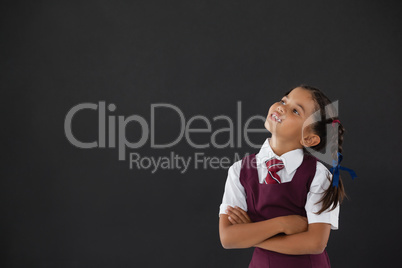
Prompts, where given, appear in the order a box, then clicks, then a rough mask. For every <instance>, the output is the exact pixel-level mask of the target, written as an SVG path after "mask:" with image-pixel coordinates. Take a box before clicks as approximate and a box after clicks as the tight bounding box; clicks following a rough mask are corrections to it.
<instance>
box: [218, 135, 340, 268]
mask: <svg viewBox="0 0 402 268" xmlns="http://www.w3.org/2000/svg"><path fill="white" fill-rule="evenodd" d="M269 140H270V139H269V138H268V139H266V141H265V142H264V144H263V146H262V147H261V149H260V151H259V152H258V154H252V155H249V156H247V157H245V158H243V159H242V160H240V161H237V162H235V163H234V164H233V165H232V166H231V167H230V168H229V171H228V177H227V180H226V185H225V192H224V195H223V199H222V204H221V205H220V211H219V215H220V214H226V212H225V210H226V208H227V206H229V205H230V206H238V207H240V208H242V209H243V210H245V211H247V213H248V215H249V217H250V219H251V220H252V221H253V222H257V221H262V220H267V219H271V218H275V217H279V216H286V215H295V214H296V215H301V216H305V217H307V220H308V223H309V224H310V223H317V222H321V223H329V224H331V229H332V230H337V229H338V217H339V204H338V206H337V207H336V208H335V209H334V210H332V211H328V210H326V211H324V212H323V213H321V214H320V215H317V214H314V212H318V211H319V210H320V209H321V206H322V205H321V203H319V204H315V203H316V202H318V201H319V200H320V199H321V197H322V196H323V194H324V192H325V190H326V189H327V188H328V187H329V186H330V184H331V182H330V181H329V180H328V179H327V174H330V172H329V170H328V169H327V168H326V167H325V166H324V165H323V164H322V163H320V162H319V161H317V159H316V158H315V157H313V156H311V155H305V154H304V152H303V150H302V149H296V150H292V151H289V152H287V153H285V154H283V155H281V156H280V157H279V156H277V155H276V154H275V153H274V152H273V151H272V149H271V147H270V145H269ZM272 157H275V158H277V159H279V160H282V161H283V164H284V168H283V169H281V170H279V171H278V172H277V174H278V175H279V176H280V179H281V183H280V184H265V183H264V180H265V178H266V176H267V173H268V170H267V166H266V164H265V162H266V161H267V160H268V159H271V158H272ZM249 267H271V268H282V267H297V268H304V267H306V268H307V267H320V268H326V267H330V263H329V258H328V255H327V252H326V251H325V250H324V252H323V253H321V254H314V255H313V254H307V255H287V254H281V253H277V252H273V251H269V250H265V249H260V248H255V250H254V254H253V258H252V260H251V262H250V266H249Z"/></svg>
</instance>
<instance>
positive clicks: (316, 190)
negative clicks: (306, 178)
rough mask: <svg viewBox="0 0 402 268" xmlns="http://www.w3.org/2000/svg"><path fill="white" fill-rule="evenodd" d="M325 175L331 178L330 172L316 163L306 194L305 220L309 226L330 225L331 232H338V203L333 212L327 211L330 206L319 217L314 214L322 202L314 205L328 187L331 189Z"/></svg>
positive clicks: (319, 163)
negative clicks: (315, 224) (313, 224)
mask: <svg viewBox="0 0 402 268" xmlns="http://www.w3.org/2000/svg"><path fill="white" fill-rule="evenodd" d="M327 174H329V175H330V176H332V175H331V173H330V171H329V170H328V169H327V168H326V167H325V166H324V165H323V164H322V163H321V162H320V161H317V170H316V173H315V176H314V179H313V181H312V182H311V186H310V191H309V193H308V194H307V202H306V206H305V209H306V213H307V220H308V223H309V224H310V223H316V222H322V223H330V224H331V229H332V230H338V220H339V207H340V206H339V203H338V205H337V206H336V208H335V209H334V210H331V211H329V210H330V208H331V207H332V206H331V207H330V208H328V209H327V210H325V211H324V212H322V213H321V214H319V215H318V214H315V213H314V212H318V211H319V210H320V209H321V208H322V202H320V203H318V204H316V203H317V202H318V201H319V200H320V199H321V198H322V196H323V195H324V192H325V190H327V189H328V187H330V186H331V187H332V185H331V182H330V181H329V180H328V179H327Z"/></svg>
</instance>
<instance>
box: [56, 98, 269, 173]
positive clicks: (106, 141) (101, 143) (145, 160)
mask: <svg viewBox="0 0 402 268" xmlns="http://www.w3.org/2000/svg"><path fill="white" fill-rule="evenodd" d="M116 109H117V107H116V105H115V104H113V103H110V104H108V105H106V102H105V101H99V102H98V103H80V104H77V105H75V106H74V107H72V108H71V109H70V110H69V111H68V112H67V114H66V117H65V120H64V132H65V135H66V138H67V140H68V141H69V142H70V143H71V144H72V145H74V146H76V147H78V148H81V149H95V148H111V149H113V148H116V149H117V151H118V160H119V161H125V160H126V157H127V156H128V162H129V167H130V169H133V168H136V169H149V170H151V172H152V173H155V172H157V171H158V170H159V169H178V170H180V171H181V173H184V172H186V171H187V170H188V169H189V167H190V166H191V163H192V162H193V165H194V168H195V169H199V168H203V169H207V168H212V169H218V168H228V167H230V165H231V163H233V162H232V160H231V159H230V158H229V157H216V156H213V157H211V156H205V154H204V153H203V152H196V151H195V150H200V149H206V148H211V147H212V148H217V149H223V148H236V147H237V148H241V147H242V146H243V138H244V141H245V143H246V145H247V146H250V147H252V148H255V149H259V148H260V144H253V143H252V142H251V141H250V138H249V134H250V133H267V130H266V129H264V128H263V127H261V128H258V129H253V128H250V124H251V123H252V122H253V121H255V120H256V121H260V123H262V125H263V123H264V122H265V120H266V118H265V117H264V116H261V115H253V116H251V117H249V118H247V120H245V122H244V125H242V124H243V121H242V105H241V102H240V101H238V102H237V106H236V118H235V120H232V118H230V117H229V116H227V115H217V116H215V117H213V118H212V119H209V118H207V117H206V116H204V115H195V116H192V117H190V118H189V119H186V117H185V116H184V114H183V112H182V111H181V109H180V108H179V107H177V106H175V105H173V104H170V103H156V104H151V106H150V122H149V123H148V122H147V121H146V120H145V118H144V117H142V116H141V115H137V114H133V115H130V116H127V117H125V116H124V115H115V114H114V112H115V111H116ZM162 109H170V110H171V111H173V112H174V113H175V114H177V116H178V118H179V120H180V132H179V135H178V136H177V137H176V138H175V139H174V140H173V141H170V142H169V143H165V144H157V143H156V142H155V136H156V134H155V114H156V110H162ZM91 110H92V112H93V111H97V113H98V137H97V138H96V139H94V140H93V141H91V142H83V141H80V140H79V139H77V138H76V137H75V136H74V134H73V129H72V122H73V120H74V118H76V117H77V116H79V115H80V114H81V113H88V112H91ZM195 121H202V122H204V123H205V125H206V127H205V128H193V127H192V124H193V123H194V122H195ZM217 121H223V122H226V123H227V127H225V128H219V129H216V130H214V129H213V123H214V122H217ZM129 124H138V125H139V126H140V128H141V135H140V138H139V139H138V140H137V141H132V139H128V138H127V135H126V134H127V133H126V128H127V126H128V125H129ZM197 133H209V134H210V141H209V142H208V143H205V144H197V143H195V142H194V141H193V139H194V136H195V135H196V134H197ZM222 133H227V134H229V135H228V137H229V138H228V140H227V141H226V142H225V143H223V144H220V143H218V142H217V136H218V135H220V134H222ZM235 134H236V139H235ZM116 138H117V144H116ZM183 139H185V141H186V142H187V144H188V145H189V146H190V147H191V148H193V149H195V150H194V155H193V156H188V157H184V156H180V155H177V154H176V153H175V152H174V151H170V153H169V155H167V156H161V157H154V156H142V155H140V154H139V153H137V152H127V149H128V148H129V149H139V148H141V147H143V146H145V145H146V144H147V142H149V143H150V144H149V145H150V147H151V148H153V149H166V148H173V147H174V146H175V145H177V144H178V143H179V142H181V141H182V140H183ZM240 159H241V157H240V155H239V154H238V153H235V157H234V161H237V160H240Z"/></svg>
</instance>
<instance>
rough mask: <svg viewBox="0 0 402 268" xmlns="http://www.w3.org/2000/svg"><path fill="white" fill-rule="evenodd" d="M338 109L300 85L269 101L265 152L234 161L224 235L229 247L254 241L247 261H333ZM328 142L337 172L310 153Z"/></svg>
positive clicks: (338, 198)
mask: <svg viewBox="0 0 402 268" xmlns="http://www.w3.org/2000/svg"><path fill="white" fill-rule="evenodd" d="M336 115H337V113H336V110H335V108H334V107H333V106H332V104H331V102H330V100H329V99H328V98H327V97H326V96H325V95H324V94H323V93H322V92H321V91H320V90H318V89H316V88H313V87H310V86H307V85H300V86H298V87H296V88H294V89H292V90H290V91H289V92H287V93H286V94H285V96H284V97H283V98H282V99H281V100H280V101H279V102H276V103H274V104H273V105H272V106H271V107H270V109H269V111H268V115H267V119H266V121H265V128H266V129H267V130H268V131H269V132H271V134H272V136H271V138H268V139H267V140H266V141H265V143H264V144H263V146H262V148H261V149H260V151H259V153H258V154H252V155H249V156H247V157H244V158H243V159H242V160H240V161H238V162H236V163H234V164H233V165H232V166H231V167H230V169H229V171H228V178H227V181H226V185H225V192H224V195H223V200H222V204H221V206H220V212H219V214H220V220H219V234H220V239H221V243H222V245H223V247H224V248H227V249H228V248H248V247H255V249H254V254H253V257H252V260H251V262H250V265H249V267H297V268H304V267H320V268H326V267H330V262H329V258H328V255H327V252H326V250H325V247H326V245H327V241H328V238H329V234H330V230H331V229H333V230H336V229H338V215H339V204H340V203H341V202H342V200H343V198H344V197H345V192H344V188H343V184H342V180H341V179H340V178H339V169H346V168H343V167H340V166H339V163H340V161H341V156H342V155H341V154H340V153H341V152H342V141H343V133H344V131H345V129H344V128H343V126H342V125H341V123H340V122H339V120H338V117H337V116H336ZM331 124H332V126H331ZM331 145H332V146H331ZM327 148H329V149H330V150H331V153H332V157H333V159H334V160H335V162H334V167H333V168H331V169H330V170H331V172H333V174H331V172H330V171H329V170H328V169H327V168H326V167H325V166H324V165H323V164H322V163H321V162H319V161H317V158H316V157H314V156H313V154H312V152H316V153H317V154H318V153H320V152H322V151H324V149H326V150H328V149H327ZM348 171H350V170H348ZM351 174H352V173H351ZM354 175H355V174H354ZM331 181H332V182H333V183H332V184H333V185H332V186H331ZM246 211H247V212H246Z"/></svg>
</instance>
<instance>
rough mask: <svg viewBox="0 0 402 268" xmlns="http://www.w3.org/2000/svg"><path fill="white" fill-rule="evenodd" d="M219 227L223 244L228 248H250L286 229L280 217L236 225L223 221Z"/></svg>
mask: <svg viewBox="0 0 402 268" xmlns="http://www.w3.org/2000/svg"><path fill="white" fill-rule="evenodd" d="M221 217H227V215H224V214H222V215H221ZM219 229H220V230H219V232H220V236H221V243H222V246H223V247H224V248H226V249H229V248H249V247H252V246H254V245H256V244H258V243H261V242H263V241H264V240H266V239H268V238H270V237H272V236H274V235H277V234H279V233H281V232H283V231H284V230H283V227H282V224H281V223H280V220H279V219H278V218H274V219H270V220H265V221H260V222H253V223H244V224H235V225H230V224H229V225H225V224H224V223H223V224H222V223H221V224H220V228H219Z"/></svg>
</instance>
